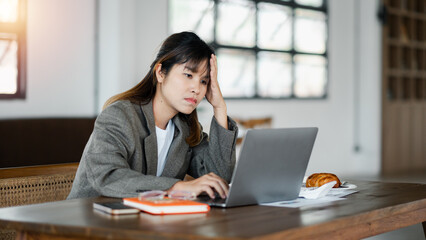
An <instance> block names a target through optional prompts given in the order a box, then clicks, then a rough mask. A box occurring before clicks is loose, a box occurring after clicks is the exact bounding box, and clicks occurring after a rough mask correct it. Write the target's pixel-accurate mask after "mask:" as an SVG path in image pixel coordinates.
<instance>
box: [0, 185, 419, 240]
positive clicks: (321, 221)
mask: <svg viewBox="0 0 426 240" xmlns="http://www.w3.org/2000/svg"><path fill="white" fill-rule="evenodd" d="M350 182H351V183H354V184H356V185H357V186H358V188H357V189H358V190H359V192H358V193H355V194H352V195H349V196H348V197H347V199H346V200H343V201H336V202H332V203H329V204H326V205H316V206H309V207H302V208H276V207H266V206H246V207H236V208H229V209H220V208H213V209H212V210H211V211H210V212H209V213H207V214H189V215H169V216H153V215H149V214H145V213H141V214H139V215H127V216H119V217H112V216H110V215H105V214H101V213H99V212H97V211H94V210H93V209H92V202H94V201H111V199H108V198H95V199H78V200H68V201H59V202H52V203H45V204H36V205H28V206H20V207H10V208H3V209H0V227H6V228H12V229H16V230H17V231H18V232H19V233H18V239H43V238H49V239H53V238H56V239H83V238H87V239H107V238H108V239H170V238H175V239H176V238H177V239H212V238H218V239H246V238H256V239H313V238H315V239H329V238H330V237H332V238H333V237H334V238H337V239H343V238H344V239H360V238H365V237H368V236H372V235H376V234H380V233H383V232H387V231H392V230H395V229H398V228H402V227H406V226H409V225H413V224H417V223H423V229H425V228H426V224H425V221H426V185H424V184H409V183H381V182H360V181H350Z"/></svg>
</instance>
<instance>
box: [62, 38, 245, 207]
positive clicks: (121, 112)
mask: <svg viewBox="0 0 426 240" xmlns="http://www.w3.org/2000/svg"><path fill="white" fill-rule="evenodd" d="M204 97H206V99H207V100H208V102H209V103H210V104H211V105H212V107H213V110H214V117H213V119H212V124H211V129H210V136H209V138H208V137H207V134H206V133H204V132H202V127H201V125H200V124H199V122H198V118H197V111H196V107H197V106H198V104H199V103H200V102H201V100H202V99H203V98H204ZM236 136H237V127H236V123H235V122H234V121H233V120H232V119H230V118H229V117H228V116H227V108H226V104H225V101H224V99H223V97H222V93H221V91H220V88H219V84H218V81H217V63H216V56H215V55H214V52H213V50H212V49H211V48H210V47H209V46H208V45H207V44H206V43H205V42H204V41H203V40H201V39H200V38H199V37H198V36H197V35H196V34H194V33H191V32H182V33H177V34H173V35H171V36H170V37H168V38H167V39H166V40H165V41H164V43H163V44H162V46H161V48H160V51H159V52H158V54H157V57H156V59H155V60H154V62H153V63H152V64H151V69H150V71H149V72H148V74H147V75H146V76H145V78H144V79H142V81H141V82H140V83H139V84H137V85H136V86H135V87H133V88H132V89H130V90H128V91H126V92H124V93H121V94H118V95H116V96H114V97H112V98H111V99H109V100H108V101H107V102H106V103H105V106H104V110H103V111H102V112H101V114H100V115H99V116H98V118H97V119H96V122H95V127H94V130H93V133H92V135H91V136H90V139H89V141H88V143H87V145H86V148H85V149H84V152H83V156H82V159H81V161H80V165H79V167H78V170H77V174H76V177H75V180H74V183H73V187H72V189H71V192H70V194H69V196H68V199H72V198H81V197H94V196H100V195H102V196H108V197H130V196H135V195H136V194H137V192H141V191H146V190H167V191H171V190H179V191H189V192H193V193H195V194H196V195H199V194H201V193H207V194H208V195H209V196H210V197H212V198H213V197H214V196H215V193H218V194H219V195H220V196H221V197H223V198H224V197H226V195H227V193H228V182H229V181H230V180H231V175H232V171H233V168H234V164H235V142H236ZM186 174H189V175H190V176H192V177H194V178H195V180H192V181H183V179H184V177H185V175H186Z"/></svg>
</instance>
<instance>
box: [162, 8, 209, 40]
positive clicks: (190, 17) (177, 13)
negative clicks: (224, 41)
mask: <svg viewBox="0 0 426 240" xmlns="http://www.w3.org/2000/svg"><path fill="white" fill-rule="evenodd" d="M169 3H170V8H169V9H170V18H169V26H170V31H171V32H172V33H176V32H182V31H193V32H195V33H197V35H198V36H200V38H202V39H203V40H204V41H206V42H212V41H213V25H214V2H213V1H210V0H170V1H169Z"/></svg>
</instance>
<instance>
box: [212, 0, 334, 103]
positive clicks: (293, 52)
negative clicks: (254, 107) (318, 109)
mask: <svg viewBox="0 0 426 240" xmlns="http://www.w3.org/2000/svg"><path fill="white" fill-rule="evenodd" d="M248 1H251V2H253V3H254V4H255V11H256V13H255V18H256V20H255V22H256V26H255V36H256V42H255V46H254V47H241V46H234V45H223V44H219V43H218V41H217V34H216V33H217V32H216V31H217V19H218V7H219V2H220V0H212V2H214V13H213V14H214V26H213V31H214V32H213V41H211V42H209V44H210V45H211V46H212V47H213V48H214V49H215V51H218V50H219V49H235V50H244V51H251V52H252V53H254V56H255V76H254V78H255V86H254V92H255V94H254V96H251V97H242V96H241V97H229V96H225V99H236V100H247V99H256V100H259V99H265V100H270V99H278V100H282V99H301V100H305V99H306V100H310V99H326V98H327V97H328V86H329V81H330V80H329V61H328V60H329V59H328V39H329V17H328V0H323V4H322V6H321V7H312V6H307V5H300V4H298V3H296V0H288V1H282V0H248ZM259 3H272V4H277V5H280V6H285V7H290V8H291V10H292V14H293V19H294V16H295V15H294V13H295V11H294V10H295V9H305V10H313V11H318V12H322V13H324V15H325V24H326V29H327V30H326V36H327V38H326V42H325V44H326V49H325V52H324V53H321V54H318V53H307V52H299V51H296V50H295V48H294V22H295V21H292V25H293V26H292V31H293V36H292V38H293V41H292V47H291V49H290V50H272V49H263V48H259V47H258V45H257V44H258V43H257V35H258V34H257V31H258V4H259ZM259 52H276V53H286V54H290V56H291V67H292V79H291V82H292V89H291V95H290V96H285V97H284V96H282V97H264V96H260V95H259V93H258V82H259V79H258V76H257V72H258V58H259V57H258V53H259ZM295 55H309V56H322V57H324V58H325V59H326V64H325V69H326V83H325V86H324V95H322V96H319V97H298V96H296V95H295V94H294V84H295V76H294V74H295V73H294V67H295V63H294V56H295Z"/></svg>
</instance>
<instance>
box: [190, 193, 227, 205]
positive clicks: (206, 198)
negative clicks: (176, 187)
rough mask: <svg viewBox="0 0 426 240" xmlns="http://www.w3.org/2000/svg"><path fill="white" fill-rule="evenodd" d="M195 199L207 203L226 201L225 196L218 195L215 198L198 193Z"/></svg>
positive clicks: (222, 202)
mask: <svg viewBox="0 0 426 240" xmlns="http://www.w3.org/2000/svg"><path fill="white" fill-rule="evenodd" d="M197 200H198V201H200V202H203V203H207V204H209V205H216V204H219V205H220V204H224V203H225V202H226V198H221V197H219V196H216V197H215V198H210V197H209V196H208V195H200V196H198V198H197Z"/></svg>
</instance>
